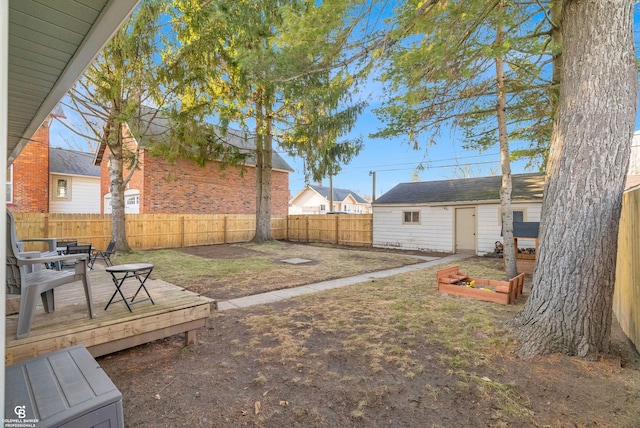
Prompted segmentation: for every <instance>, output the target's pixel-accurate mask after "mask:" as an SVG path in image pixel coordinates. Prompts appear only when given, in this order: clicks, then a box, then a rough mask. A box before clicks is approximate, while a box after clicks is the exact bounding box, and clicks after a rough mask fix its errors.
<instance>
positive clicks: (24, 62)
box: [7, 0, 139, 163]
mask: <svg viewBox="0 0 640 428" xmlns="http://www.w3.org/2000/svg"><path fill="white" fill-rule="evenodd" d="M138 2H139V0H10V1H9V61H8V62H9V63H8V69H9V73H8V77H9V79H8V80H9V81H8V112H7V116H8V137H7V143H8V144H7V156H8V163H11V162H12V161H13V160H14V159H15V158H16V157H17V156H18V154H19V153H20V151H21V150H22V149H23V148H24V146H25V145H26V143H27V142H28V141H29V139H30V138H31V137H32V136H33V134H34V133H35V132H36V131H37V130H38V128H39V127H40V125H41V124H42V123H43V122H44V121H45V119H46V118H47V116H48V115H49V113H51V111H53V109H54V108H55V107H56V105H57V104H58V102H59V101H60V100H61V99H62V98H63V97H64V95H65V94H66V93H67V91H68V90H69V88H70V87H71V86H72V85H73V83H74V82H75V81H76V80H77V79H78V77H80V75H81V74H82V73H83V72H84V70H85V69H86V68H87V66H88V65H89V64H90V63H91V61H93V59H94V58H95V57H96V56H97V55H98V54H99V53H100V51H101V50H102V48H103V47H104V45H105V44H106V43H107V42H108V41H109V39H110V38H111V37H112V36H113V34H115V32H116V31H118V29H119V28H120V26H121V25H122V23H123V21H124V20H125V19H126V18H127V17H128V16H129V14H130V13H131V11H132V10H133V9H134V7H135V6H136V5H137V4H138Z"/></svg>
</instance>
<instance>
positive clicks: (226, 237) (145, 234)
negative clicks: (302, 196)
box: [14, 213, 287, 250]
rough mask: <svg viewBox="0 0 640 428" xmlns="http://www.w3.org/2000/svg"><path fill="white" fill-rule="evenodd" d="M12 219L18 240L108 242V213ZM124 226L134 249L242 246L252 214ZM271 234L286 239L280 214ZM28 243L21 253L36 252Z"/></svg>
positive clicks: (149, 219)
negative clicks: (215, 245) (221, 245)
mask: <svg viewBox="0 0 640 428" xmlns="http://www.w3.org/2000/svg"><path fill="white" fill-rule="evenodd" d="M14 217H15V219H16V232H17V234H18V237H19V238H21V239H27V238H58V239H77V240H78V242H90V243H91V245H92V246H93V247H94V248H99V249H105V248H107V245H108V243H109V240H110V239H111V215H109V214H104V215H103V214H37V213H36V214H31V213H29V214H27V213H15V214H14ZM125 222H126V226H125V227H126V231H127V240H128V241H129V245H130V246H131V248H132V249H134V250H150V249H159V248H177V247H191V246H195V245H211V244H229V243H237V242H247V241H250V240H251V239H252V238H253V235H254V232H255V224H256V222H255V216H253V215H216V214H127V215H126V216H125ZM271 234H272V235H273V237H274V238H275V239H286V238H287V217H286V216H274V217H272V218H271ZM30 245H31V247H30V248H26V249H27V250H41V248H38V246H37V245H38V244H30Z"/></svg>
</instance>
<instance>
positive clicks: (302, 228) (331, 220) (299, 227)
mask: <svg viewBox="0 0 640 428" xmlns="http://www.w3.org/2000/svg"><path fill="white" fill-rule="evenodd" d="M287 239H288V240H290V241H298V242H327V243H331V244H336V245H352V246H371V245H372V242H373V215H372V214H318V215H290V216H289V227H288V238H287Z"/></svg>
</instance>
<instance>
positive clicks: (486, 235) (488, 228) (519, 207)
mask: <svg viewBox="0 0 640 428" xmlns="http://www.w3.org/2000/svg"><path fill="white" fill-rule="evenodd" d="M541 208H542V204H540V203H527V204H512V206H511V209H512V210H513V211H524V219H523V220H524V221H528V222H532V221H540V210H541ZM500 212H501V211H500V205H499V204H487V205H478V207H477V209H476V215H477V218H478V255H484V254H487V253H492V252H493V250H494V248H495V243H496V241H500V242H502V236H501V231H502V221H501V219H500ZM518 246H519V247H520V248H524V247H534V246H535V241H534V240H533V239H519V240H518Z"/></svg>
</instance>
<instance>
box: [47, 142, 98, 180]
mask: <svg viewBox="0 0 640 428" xmlns="http://www.w3.org/2000/svg"><path fill="white" fill-rule="evenodd" d="M93 157H94V155H93V153H86V152H78V151H75V150H66V149H61V148H59V147H51V148H50V149H49V172H50V173H54V174H67V175H84V176H88V177H100V167H99V166H96V165H94V164H93Z"/></svg>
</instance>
